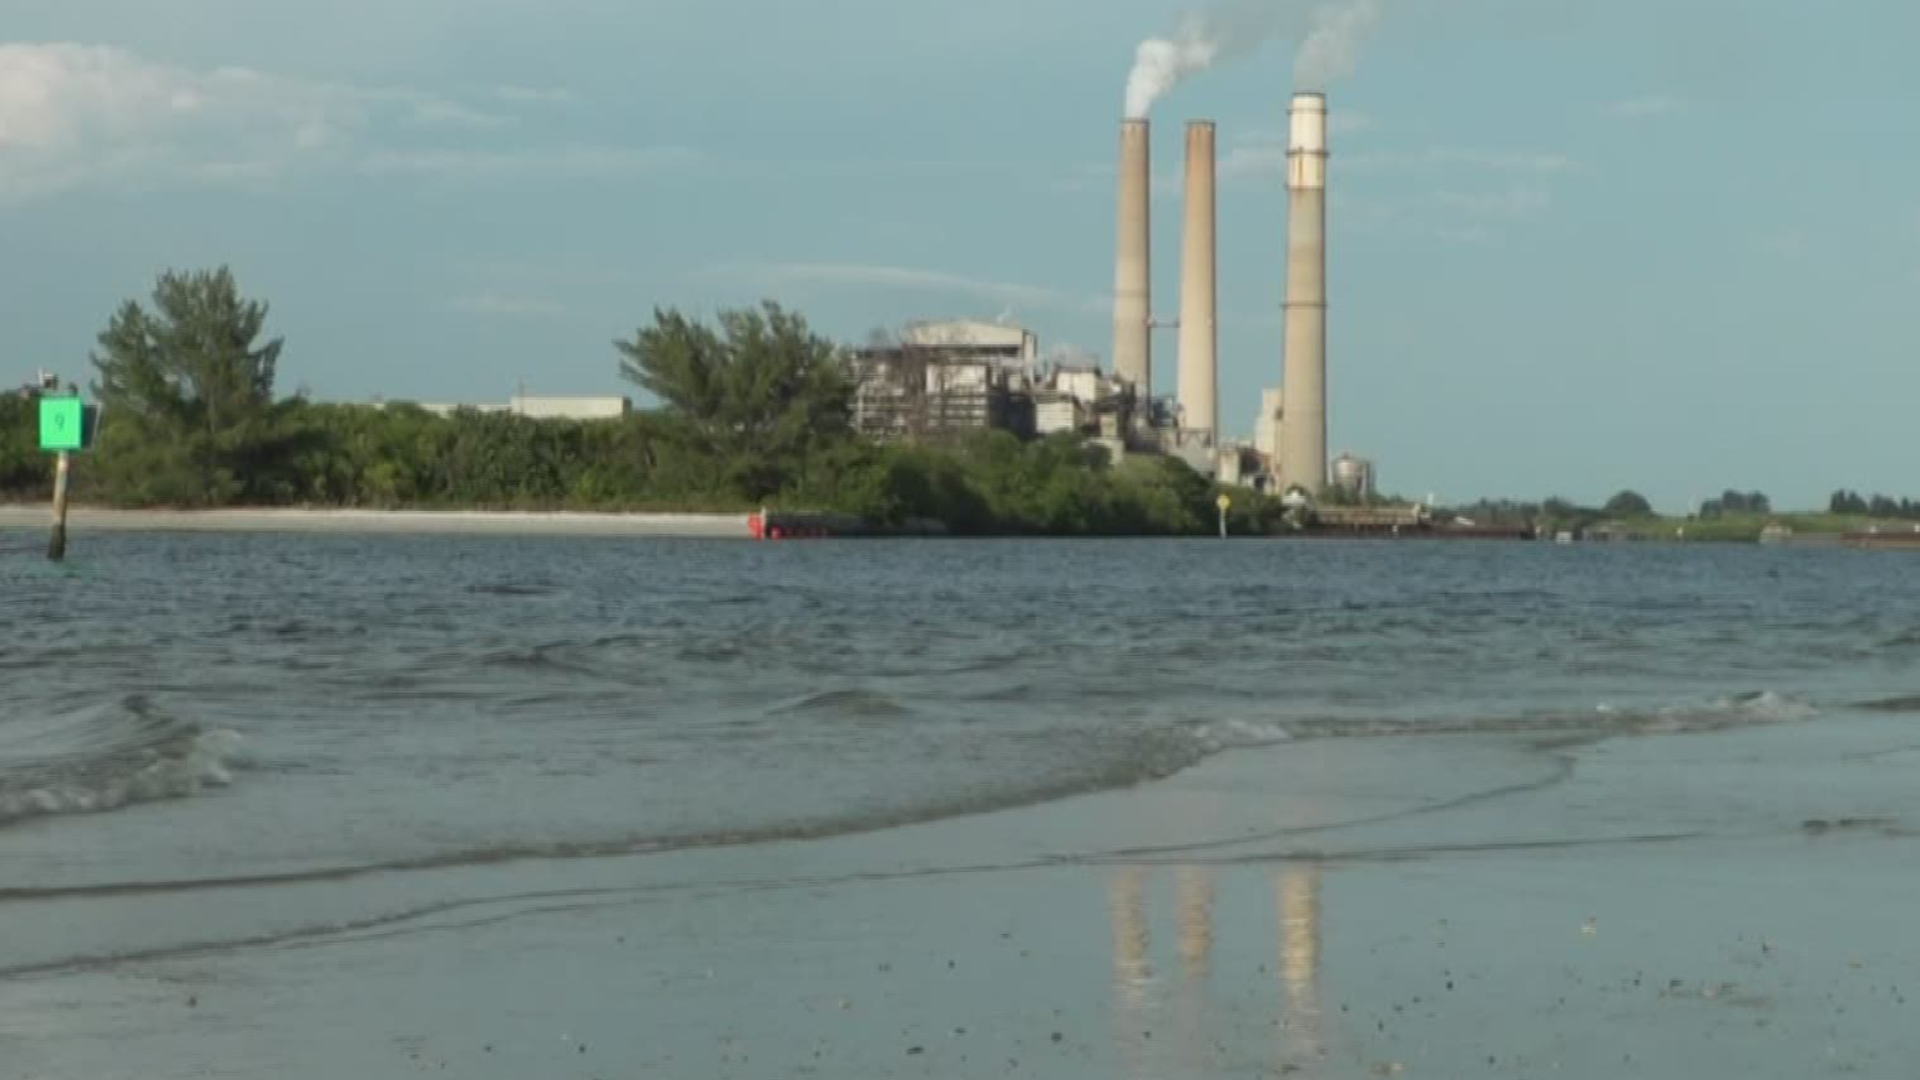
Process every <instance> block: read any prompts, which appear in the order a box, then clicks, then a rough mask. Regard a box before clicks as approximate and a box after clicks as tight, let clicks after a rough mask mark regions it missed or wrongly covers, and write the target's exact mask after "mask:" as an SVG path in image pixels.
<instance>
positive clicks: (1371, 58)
mask: <svg viewBox="0 0 1920 1080" xmlns="http://www.w3.org/2000/svg"><path fill="white" fill-rule="evenodd" d="M1241 2H1243V3H1245V4H1251V5H1253V6H1262V5H1264V6H1271V7H1277V8H1289V9H1298V8H1300V7H1302V6H1303V5H1305V6H1309V7H1310V6H1311V4H1312V3H1313V0H1241ZM1378 5H1379V8H1380V17H1379V19H1378V21H1377V24H1376V26H1375V27H1374V30H1373V32H1372V34H1371V35H1370V36H1369V37H1368V38H1367V40H1366V42H1365V47H1364V49H1363V50H1362V51H1360V52H1359V53H1358V54H1357V56H1356V57H1355V59H1356V63H1355V64H1354V68H1353V71H1352V73H1351V74H1350V75H1347V76H1346V77H1344V78H1341V79H1339V80H1338V81H1336V82H1335V83H1333V84H1332V85H1330V86H1328V87H1326V89H1327V90H1328V92H1329V96H1330V102H1331V108H1332V111H1333V124H1334V133H1333V141H1334V148H1333V158H1332V162H1331V176H1332V179H1331V192H1330V196H1329V217H1330V223H1329V227H1330V251H1329V261H1330V268H1329V270H1330V292H1331V305H1332V306H1331V314H1330V330H1329V334H1330V347H1329V387H1330V389H1329V396H1330V411H1331V418H1330V427H1331V441H1332V444H1333V445H1332V447H1331V449H1332V450H1333V451H1334V452H1336V453H1337V452H1339V451H1342V450H1349V451H1352V452H1355V453H1360V454H1364V455H1366V456H1369V457H1372V458H1374V459H1375V460H1376V461H1377V463H1378V467H1379V471H1380V480H1381V484H1382V486H1383V487H1384V488H1386V489H1387V490H1390V491H1395V492H1399V493H1402V494H1405V495H1409V496H1417V497H1425V496H1427V495H1430V494H1431V495H1435V496H1437V497H1438V498H1439V499H1441V500H1442V501H1454V502H1464V501H1468V500H1471V499H1474V498H1478V497H1481V496H1500V497H1516V498H1542V497H1546V496H1549V495H1561V496H1565V497H1570V498H1574V499H1578V500H1584V501H1595V502H1597V501H1600V500H1603V499H1605V498H1606V497H1607V496H1609V495H1610V494H1612V493H1613V492H1615V491H1618V490H1620V489H1623V488H1633V489H1635V490H1638V491H1641V492H1643V493H1645V494H1647V495H1648V496H1649V497H1651V498H1652V499H1653V500H1654V502H1655V503H1656V505H1658V506H1660V507H1661V508H1662V509H1666V510H1674V511H1678V510H1685V509H1688V508H1689V507H1690V506H1691V505H1692V504H1694V503H1695V502H1697V501H1698V500H1699V499H1702V498H1705V497H1708V496H1711V495H1714V494H1717V493H1718V492H1720V491H1721V490H1722V489H1725V488H1737V489H1740V490H1743V491H1744V490H1752V489H1758V490H1762V491H1765V492H1767V493H1769V494H1770V495H1771V496H1772V497H1773V499H1774V501H1775V503H1776V504H1777V505H1790V506H1815V505H1824V504H1825V501H1826V498H1827V495H1828V493H1829V492H1831V491H1832V490H1833V489H1835V488H1837V487H1842V486H1845V487H1850V488H1858V489H1861V490H1865V491H1886V492H1889V493H1894V494H1905V495H1920V476H1916V475H1915V469H1914V462H1915V455H1914V452H1913V446H1914V442H1913V436H1912V430H1913V413H1914V410H1915V408H1916V403H1920V140H1915V139H1914V138H1913V132H1914V130H1915V128H1914V124H1915V121H1914V119H1913V108H1914V103H1915V102H1916V100H1920V66H1916V65H1913V64H1911V62H1910V57H1909V55H1908V53H1909V52H1910V43H1911V42H1912V41H1914V40H1920V5H1912V4H1908V3H1905V2H1901V0H1849V2H1848V3H1847V4H1845V5H1829V4H1815V3H1811V2H1808V0H1797V2H1786V0H1613V2H1610V3H1605V4H1596V3H1592V2H1590V0H1378ZM1194 7H1195V6H1194V5H1185V4H1181V3H1178V2H1172V0H1103V2H1101V3H1099V4H1097V5H1096V4H1090V3H1088V2H1087V0H968V2H966V3H930V2H926V0H813V2H812V3H808V4H789V3H783V2H776V0H328V2H327V3H325V4H316V3H310V2H302V3H288V2H281V0H169V2H168V3H166V4H156V3H153V2H152V0H86V2H84V3H76V2H74V0H0V14H3V15H4V17H3V18H0V383H8V384H10V383H12V382H15V381H16V379H18V380H24V379H25V378H26V377H27V376H29V375H31V374H32V372H33V371H34V370H35V369H37V368H40V367H47V368H51V369H54V370H56V371H60V372H62V373H64V374H66V375H67V376H68V377H75V378H83V377H84V373H85V372H86V370H87V359H86V358H87V356H88V353H89V350H90V349H91V348H92V347H93V344H94V337H95V335H97V334H98V332H99V330H100V329H101V327H103V326H104V325H105V323H106V321H107V319H108V318H109V316H110V315H111V314H112V312H113V311H114V309H115V308H116V307H118V306H119V305H120V304H121V303H123V302H125V301H126V300H128V299H133V298H144V297H145V296H146V295H147V294H148V293H149V292H150V290H151V286H152V283H153V280H154V278H155V276H156V275H157V274H158V273H160V272H161V271H163V270H165V269H167V268H169V267H180V268H198V267H209V266H216V265H222V264H225V265H230V266H232V267H233V269H234V272H235V273H236V275H237V276H238V278H239V281H240V284H241V287H242V289H243V291H245V292H247V293H248V294H250V295H252V296H256V297H259V298H262V299H265V300H267V301H269V302H270V303H271V304H272V315H271V317H270V322H269V326H270V329H271V332H273V333H275V334H279V335H284V336H285V338H286V339H287V348H286V352H285V354H284V355H283V357H282V359H281V362H280V384H281V389H282V390H283V391H285V392H293V391H295V390H305V391H306V392H308V393H309V394H311V395H312V396H314V397H316V398H320V399H327V400H351V401H366V400H372V399H374V398H376V397H385V398H413V399H420V400H434V401H472V402H482V401H499V400H504V399H505V398H506V397H507V396H508V395H510V394H511V393H513V392H514V391H515V389H516V388H517V387H518V386H521V385H524V386H525V388H526V389H527V391H528V392H530V393H545V394H611V393H622V392H626V393H633V394H635V395H636V396H637V394H638V391H637V390H636V389H635V388H633V387H630V386H628V385H626V384H624V383H622V382H621V381H620V380H619V377H618V357H617V354H616V353H615V351H614V348H613V345H612V342H613V341H614V339H616V338H620V337H625V336H629V335H631V334H632V333H633V331H634V329H635V328H636V327H638V326H640V325H642V324H644V323H647V322H650V321H651V318H652V313H653V311H654V309H655V308H656V307H662V308H665V307H673V308H679V309H681V310H683V311H686V312H689V313H693V314H699V315H710V314H711V313H713V312H714V311H717V310H720V309H723V308H728V307H737V306H741V305H746V304H752V303H755V302H757V301H759V300H760V299H763V298H768V299H775V300H778V301H780V302H781V303H783V304H785V305H786V306H788V307H790V308H794V309H797V310H799V311H801V312H802V313H804V314H805V315H806V316H807V317H808V319H809V320H810V322H811V323H812V324H813V326H814V327H815V328H816V329H818V330H820V331H821V332H823V333H826V334H828V335H830V336H833V337H835V338H838V339H842V340H847V341H850V342H857V341H860V340H864V339H865V338H866V337H867V335H868V334H869V332H870V331H872V330H874V329H875V328H897V327H898V326H900V325H901V324H903V323H904V322H906V321H909V320H912V319H918V318H944V317H984V318H1007V319H1011V320H1014V321H1017V322H1020V323H1022V324H1024V325H1026V326H1028V327H1029V328H1031V329H1033V330H1034V331H1035V332H1037V333H1038V334H1039V335H1040V339H1041V345H1042V349H1043V350H1045V351H1054V350H1059V351H1061V352H1062V353H1069V354H1082V353H1091V354H1096V355H1100V356H1104V355H1105V354H1106V353H1107V352H1108V351H1109V347H1110V344H1111V337H1112V322H1111V300H1110V293H1111V289H1112V281H1113V248H1114V235H1113V233H1114V215H1115V191H1114V183H1115V177H1114V157H1115V148H1116V143H1117V123H1118V120H1119V117H1120V114H1121V111H1122V105H1123V101H1122V99H1123V93H1124V90H1125V85H1126V80H1127V76H1128V72H1129V69H1130V67H1131V65H1132V60H1133V56H1134V50H1135V48H1136V46H1137V45H1138V43H1139V42H1140V41H1141V40H1142V39H1144V38H1148V37H1152V36H1156V35H1163V34H1167V33H1170V32H1172V31H1173V30H1174V29H1175V28H1176V27H1177V26H1178V25H1179V24H1180V21H1181V18H1182V15H1183V13H1184V12H1188V11H1191V10H1194ZM1236 51H1238V52H1239V53H1240V55H1237V56H1235V57H1233V58H1231V59H1230V60H1229V61H1226V62H1223V63H1221V64H1220V65H1218V66H1216V67H1215V68H1213V69H1212V70H1209V71H1206V72H1204V73H1201V74H1198V75H1195V76H1193V77H1192V78H1190V79H1189V80H1187V81H1186V82H1183V83H1181V84H1180V85H1179V86H1177V87H1176V88H1174V89H1173V90H1172V91H1170V92H1169V93H1167V94H1166V95H1164V96H1163V97H1161V98H1160V99H1159V100H1158V101H1157V102H1156V103H1155V105H1154V107H1153V114H1152V115H1153V119H1154V121H1155V129H1154V152H1155V170H1156V172H1155V180H1156V193H1155V197H1154V207H1153V214H1154V222H1153V244H1154V252H1155V265H1154V281H1153V288H1154V297H1155V299H1154V306H1155V309H1156V312H1157V314H1159V315H1161V316H1162V317H1165V318H1169V319H1170V318H1172V317H1173V316H1174V315H1176V314H1177V304H1178V296H1179V281H1178V277H1179V265H1178V264H1179V257H1178V255H1179V250H1180V236H1179V225H1180V192H1179V190H1178V177H1179V175H1180V160H1179V156H1180V153H1181V138H1180V125H1181V124H1182V123H1184V122H1185V121H1186V120H1189V119H1194V118H1207V119H1211V120H1214V121H1216V122H1217V123H1218V125H1219V142H1220V153H1221V162H1220V172H1221V190H1220V195H1219V223H1220V224H1219V228H1220V266H1219V278H1220V364H1221V375H1220V378H1221V414H1222V422H1223V425H1224V426H1225V427H1226V430H1227V434H1229V435H1230V436H1241V437H1244V436H1248V435H1250V434H1251V431H1252V427H1253V422H1254V416H1255V413H1256V412H1257V410H1258V403H1259V395H1260V389H1261V388H1262V387H1265V386H1277V385H1279V382H1280V370H1281V355H1280V352H1281V346H1280V340H1281V323H1280V299H1281V295H1282V291H1283V287H1284V280H1283V279H1284V245H1285V221H1286V193H1285V190H1284V187H1283V181H1282V175H1281V143H1280V140H1281V139H1282V138H1283V134H1282V133H1283V131H1284V127H1285V119H1286V118H1285V110H1286V103H1287V98H1288V96H1289V94H1290V92H1291V90H1292V88H1293V72H1292V70H1291V68H1292V64H1293V59H1294V50H1293V48H1292V46H1291V43H1289V42H1287V41H1285V40H1277V41H1268V42H1265V43H1261V44H1259V45H1258V46H1257V47H1249V48H1242V49H1238V50H1236ZM1174 354H1175V334H1174V333H1173V332H1171V331H1168V332H1165V333H1162V334H1159V335H1157V336H1156V341H1155V354H1154V369H1155V382H1156V384H1157V385H1158V386H1159V387H1163V388H1168V389H1170V388H1171V387H1172V386H1173V384H1174V363H1175V355H1174ZM11 369H18V370H17V371H13V370H11Z"/></svg>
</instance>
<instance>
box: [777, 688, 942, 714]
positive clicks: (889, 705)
mask: <svg viewBox="0 0 1920 1080" xmlns="http://www.w3.org/2000/svg"><path fill="white" fill-rule="evenodd" d="M773 711H774V712H775V713H824V714H827V715H831V716H834V717H838V718H845V719H853V720H892V719H897V718H899V717H904V716H911V715H913V710H912V709H910V708H908V707H907V706H905V705H902V704H901V703H900V702H898V701H895V700H894V699H892V698H890V697H888V696H887V695H885V694H879V693H875V692H873V691H871V690H825V691H822V692H820V693H817V694H808V695H807V696H806V697H803V698H800V699H798V700H796V701H789V702H787V703H786V704H784V705H780V706H777V707H775V708H774V710H773Z"/></svg>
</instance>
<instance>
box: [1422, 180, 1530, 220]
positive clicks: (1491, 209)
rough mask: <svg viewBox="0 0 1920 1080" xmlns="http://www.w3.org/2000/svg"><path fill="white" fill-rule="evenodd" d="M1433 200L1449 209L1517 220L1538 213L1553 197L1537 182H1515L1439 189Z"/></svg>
mask: <svg viewBox="0 0 1920 1080" xmlns="http://www.w3.org/2000/svg"><path fill="white" fill-rule="evenodd" d="M1433 201H1434V203H1435V204H1436V205H1438V206H1439V207H1440V208H1441V209H1444V210H1446V211H1449V212H1450V213H1455V214H1464V215H1467V216H1469V217H1478V218H1504V219H1507V220H1519V219H1524V218H1532V217H1538V216H1539V215H1540V214H1541V213H1542V212H1544V211H1545V210H1546V209H1547V207H1548V206H1550V205H1552V203H1553V197H1552V195H1551V194H1549V193H1548V191H1547V189H1546V188H1545V187H1544V186H1542V185H1540V184H1514V185H1513V186H1511V187H1508V188H1505V189H1502V190H1498V191H1442V192H1438V193H1437V194H1435V195H1434V199H1433Z"/></svg>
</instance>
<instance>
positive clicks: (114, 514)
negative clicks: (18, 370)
mask: <svg viewBox="0 0 1920 1080" xmlns="http://www.w3.org/2000/svg"><path fill="white" fill-rule="evenodd" d="M747 516H748V515H746V514H664V513H635V514H626V513H589V512H578V511H561V512H542V511H517V510H302V509H280V508H272V509H267V508H260V509H221V510H117V509H108V508H102V507H78V506H76V507H74V508H73V510H72V511H71V513H70V514H69V515H68V527H69V528H71V529H72V530H73V531H74V532H75V533H77V534H84V533H85V532H86V531H87V530H89V529H93V530H99V531H103V532H105V531H116V532H127V531H132V532H283V533H343V534H348V533H385V534H402V535H465V536H627V537H682V538H697V539H734V540H746V539H749V538H750V534H749V532H748V529H747ZM48 526H49V511H48V508H47V507H46V506H20V505H4V506H0V529H39V530H45V529H47V528H48Z"/></svg>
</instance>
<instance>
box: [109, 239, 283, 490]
mask: <svg viewBox="0 0 1920 1080" xmlns="http://www.w3.org/2000/svg"><path fill="white" fill-rule="evenodd" d="M153 308H154V310H153V311H152V312H148V311H147V310H146V309H145V308H143V307H141V306H140V304H138V303H137V302H135V301H132V300H129V301H127V302H126V304H124V305H123V306H122V307H121V308H120V310H119V312H118V313H116V314H115V315H114V316H113V319H112V321H111V322H109V323H108V325H107V328H106V330H105V331H103V332H102V333H101V334H100V339H99V342H100V349H99V351H98V352H95V353H94V354H93V357H92V359H93V364H94V367H95V368H96V369H97V370H98V378H97V380H96V381H95V383H94V394H95V396H97V397H98V398H99V399H100V402H101V406H102V421H101V423H102V430H101V449H102V454H101V458H102V461H103V468H104V469H105V470H106V472H107V476H106V483H107V487H108V490H109V492H110V494H114V495H117V496H119V497H121V498H126V499H132V500H135V501H142V502H161V503H175V504H189V505H191V504H201V503H211V504H218V503H224V502H230V501H234V500H236V499H241V498H248V497H252V498H256V499H261V500H263V501H264V500H268V499H270V498H271V496H272V495H273V494H275V491H274V489H275V488H276V486H277V482H278V481H279V480H280V478H279V477H276V476H274V475H273V466H274V465H275V464H276V462H275V460H274V459H275V458H276V457H279V456H282V455H283V452H284V451H285V449H286V440H285V439H284V437H283V436H284V433H283V432H281V431H280V430H278V424H277V421H278V419H279V416H278V414H277V412H276V409H275V406H274V400H273V378H274V370H275V367H276V366H277V364H278V362H279V358H280V350H281V346H282V341H281V339H279V338H273V339H271V340H268V341H264V342H263V341H261V340H260V337H261V333H262V331H263V330H264V328H265V326H266V320H267V305H266V304H265V303H262V302H260V301H254V300H244V299H242V298H241V296H240V293H239V289H238V288H237V287H236V286H235V284H234V279H233V274H232V272H231V271H229V270H228V269H227V268H225V267H221V268H220V269H218V270H212V271H198V272H192V273H181V272H178V271H171V270H170V271H168V272H166V273H164V274H162V275H160V279H159V282H158V284H156V285H155V287H154V290H153Z"/></svg>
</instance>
